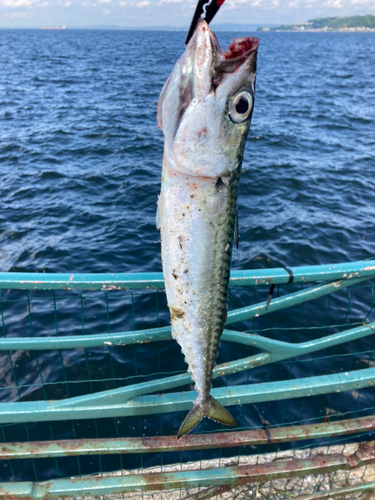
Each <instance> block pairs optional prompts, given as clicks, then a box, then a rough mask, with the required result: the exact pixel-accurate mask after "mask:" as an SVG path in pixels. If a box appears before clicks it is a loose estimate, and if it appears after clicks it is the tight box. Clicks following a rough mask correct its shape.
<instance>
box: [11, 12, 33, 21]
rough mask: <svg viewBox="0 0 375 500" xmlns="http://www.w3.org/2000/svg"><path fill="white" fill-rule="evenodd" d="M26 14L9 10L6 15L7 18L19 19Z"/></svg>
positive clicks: (26, 15)
mask: <svg viewBox="0 0 375 500" xmlns="http://www.w3.org/2000/svg"><path fill="white" fill-rule="evenodd" d="M28 16H29V14H28V13H27V12H9V13H8V14H6V17H8V18H9V19H19V18H22V17H28Z"/></svg>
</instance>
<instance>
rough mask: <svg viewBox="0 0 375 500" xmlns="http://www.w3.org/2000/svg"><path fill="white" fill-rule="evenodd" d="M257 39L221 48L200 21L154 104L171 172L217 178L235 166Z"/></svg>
mask: <svg viewBox="0 0 375 500" xmlns="http://www.w3.org/2000/svg"><path fill="white" fill-rule="evenodd" d="M258 45H259V40H258V39H257V38H255V37H244V38H236V39H235V40H233V42H232V43H231V45H230V46H229V48H228V50H226V51H223V50H221V48H220V45H219V42H218V40H217V38H216V36H215V34H214V33H213V32H212V31H211V30H210V28H209V27H208V24H207V23H206V22H205V21H204V20H201V21H200V22H199V23H198V26H197V29H196V31H195V33H194V35H193V37H192V38H191V40H190V42H189V44H188V45H187V47H186V50H185V53H184V54H183V55H182V56H181V58H180V59H179V60H178V61H177V63H176V65H175V67H174V69H173V71H172V73H171V75H170V76H169V78H168V80H167V82H166V84H165V85H164V88H163V90H162V92H161V95H160V98H159V102H158V126H159V128H161V129H162V130H163V132H164V156H165V162H166V163H167V164H168V166H169V167H170V168H172V169H173V170H174V171H176V172H179V173H182V174H189V175H195V176H200V177H212V178H218V177H222V176H225V175H226V174H230V173H231V172H233V171H234V170H236V169H237V168H239V167H240V165H241V162H242V157H243V152H244V147H245V142H246V137H247V133H248V130H249V127H250V121H251V116H252V112H253V106H254V95H255V75H256V57H257V50H258Z"/></svg>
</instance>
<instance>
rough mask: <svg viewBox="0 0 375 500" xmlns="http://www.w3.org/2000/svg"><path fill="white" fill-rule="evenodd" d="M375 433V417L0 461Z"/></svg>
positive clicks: (87, 444) (90, 446)
mask: <svg viewBox="0 0 375 500" xmlns="http://www.w3.org/2000/svg"><path fill="white" fill-rule="evenodd" d="M372 431H375V416H373V417H366V418H355V419H350V420H341V421H338V422H326V423H321V424H311V425H296V426H291V427H274V428H272V427H268V433H267V432H266V431H265V430H264V429H257V430H252V431H234V432H217V433H213V434H195V435H194V434H192V435H188V436H186V437H185V438H184V439H182V440H178V441H177V439H176V436H154V437H147V438H126V439H70V440H65V441H52V442H49V441H30V442H26V443H7V444H2V445H1V447H0V460H13V459H21V458H53V457H67V456H76V455H112V454H127V453H156V452H157V453H160V452H165V451H191V450H211V449H215V448H234V447H238V446H250V445H253V446H254V445H261V444H269V443H270V440H269V437H270V438H271V442H272V443H273V444H275V443H288V442H291V441H302V440H309V439H322V438H330V437H333V436H343V435H345V436H347V435H351V434H362V433H369V432H372Z"/></svg>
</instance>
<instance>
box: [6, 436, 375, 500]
mask: <svg viewBox="0 0 375 500" xmlns="http://www.w3.org/2000/svg"><path fill="white" fill-rule="evenodd" d="M374 463H375V449H374V448H373V447H372V446H369V445H366V444H363V445H361V446H360V448H359V449H358V451H356V452H355V453H354V454H353V455H349V456H343V455H322V456H315V457H313V458H310V459H300V460H295V459H293V460H285V461H280V462H272V463H268V464H258V465H238V466H233V467H220V468H215V469H204V470H200V471H199V474H197V473H196V471H180V472H153V473H145V474H128V475H125V476H108V477H107V476H105V477H91V476H90V477H79V478H71V479H59V480H53V481H48V482H44V483H31V482H20V483H9V484H7V485H4V484H2V486H1V489H0V498H7V499H9V500H14V499H16V498H17V499H21V498H22V499H27V500H38V499H41V498H43V499H45V500H47V499H56V498H59V497H60V498H61V497H63V498H74V497H77V496H79V497H84V496H89V495H90V496H101V495H106V494H108V493H109V492H110V493H111V494H121V493H128V492H146V491H162V490H172V489H177V488H197V487H211V486H213V485H214V486H222V485H226V486H228V487H229V488H236V487H237V486H241V485H244V484H249V483H257V482H260V481H270V480H275V479H283V478H289V477H298V476H303V475H305V474H306V471H309V474H326V473H330V472H335V471H338V470H352V469H356V468H358V467H364V466H366V465H370V464H374Z"/></svg>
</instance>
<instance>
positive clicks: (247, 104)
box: [229, 92, 253, 123]
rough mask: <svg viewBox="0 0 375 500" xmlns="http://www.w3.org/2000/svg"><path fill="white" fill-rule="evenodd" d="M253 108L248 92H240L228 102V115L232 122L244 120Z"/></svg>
mask: <svg viewBox="0 0 375 500" xmlns="http://www.w3.org/2000/svg"><path fill="white" fill-rule="evenodd" d="M252 109H253V98H252V96H251V94H250V93H249V92H240V93H239V94H237V95H236V96H235V97H234V98H233V99H232V100H231V102H230V103H229V116H230V119H231V120H232V122H234V123H242V122H244V121H246V120H247V119H248V118H249V116H250V113H251V110H252Z"/></svg>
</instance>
